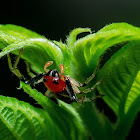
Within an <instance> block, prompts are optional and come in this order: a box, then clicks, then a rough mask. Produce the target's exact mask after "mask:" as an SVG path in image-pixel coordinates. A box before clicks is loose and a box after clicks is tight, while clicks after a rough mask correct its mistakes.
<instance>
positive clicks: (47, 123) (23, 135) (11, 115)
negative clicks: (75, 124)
mask: <svg viewBox="0 0 140 140" xmlns="http://www.w3.org/2000/svg"><path fill="white" fill-rule="evenodd" d="M0 124H1V127H0V130H1V131H0V132H1V135H0V139H2V140H7V139H9V140H15V139H18V140H31V139H34V140H38V139H42V140H43V139H44V140H45V139H56V138H60V139H63V135H62V133H61V132H60V130H59V129H58V128H57V127H56V125H55V124H54V122H53V120H52V118H50V117H49V115H48V114H47V112H45V111H43V110H41V109H38V108H34V107H32V106H31V105H29V104H27V103H25V102H21V101H18V100H17V99H15V98H10V97H4V96H0Z"/></svg>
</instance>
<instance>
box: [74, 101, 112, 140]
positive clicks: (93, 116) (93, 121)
mask: <svg viewBox="0 0 140 140" xmlns="http://www.w3.org/2000/svg"><path fill="white" fill-rule="evenodd" d="M75 108H76V109H77V111H78V112H79V114H80V116H81V118H82V120H83V122H84V124H85V126H86V129H87V130H88V133H89V136H91V137H92V139H96V140H101V139H104V140H106V139H111V140H113V137H114V135H113V127H112V125H111V123H110V122H109V120H108V119H107V118H106V117H105V116H104V115H103V114H102V113H99V111H97V109H96V107H95V105H94V104H93V103H83V104H82V105H75Z"/></svg>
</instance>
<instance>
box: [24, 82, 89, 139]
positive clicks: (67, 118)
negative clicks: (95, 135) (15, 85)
mask: <svg viewBox="0 0 140 140" xmlns="http://www.w3.org/2000/svg"><path fill="white" fill-rule="evenodd" d="M21 85H22V86H23V89H24V91H25V92H26V93H28V94H29V95H30V96H32V97H33V98H34V99H35V100H36V101H37V102H38V103H39V104H40V105H41V106H42V107H43V108H44V109H45V111H46V112H47V113H48V115H49V116H50V118H51V119H52V120H53V122H54V123H55V124H56V126H57V127H58V128H59V130H60V131H61V132H62V134H63V136H64V137H65V139H70V140H71V139H77V140H82V139H83V140H85V139H87V134H86V130H85V128H84V127H83V124H82V122H81V119H80V118H79V116H76V115H75V114H74V112H71V111H69V108H65V109H63V108H61V107H59V106H58V105H57V104H55V103H54V102H53V101H51V100H50V99H49V98H47V97H46V96H44V95H43V94H42V93H39V92H38V91H37V90H35V89H32V88H31V87H30V86H29V85H26V84H24V83H23V82H21Z"/></svg>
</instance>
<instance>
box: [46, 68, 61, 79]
mask: <svg viewBox="0 0 140 140" xmlns="http://www.w3.org/2000/svg"><path fill="white" fill-rule="evenodd" d="M46 76H51V77H56V78H59V73H58V71H57V70H50V71H49V72H48V73H47V74H46Z"/></svg>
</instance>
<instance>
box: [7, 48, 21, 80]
mask: <svg viewBox="0 0 140 140" xmlns="http://www.w3.org/2000/svg"><path fill="white" fill-rule="evenodd" d="M22 52H23V48H22V49H21V50H20V52H19V55H18V57H17V59H16V62H15V63H14V65H12V62H11V58H10V54H7V59H8V65H9V69H10V71H11V72H12V73H14V74H15V75H16V76H17V77H18V78H19V79H22V78H23V76H22V74H21V73H20V71H19V70H18V69H17V65H18V62H19V60H20V57H21V54H22Z"/></svg>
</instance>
